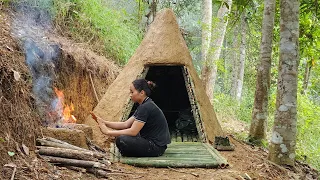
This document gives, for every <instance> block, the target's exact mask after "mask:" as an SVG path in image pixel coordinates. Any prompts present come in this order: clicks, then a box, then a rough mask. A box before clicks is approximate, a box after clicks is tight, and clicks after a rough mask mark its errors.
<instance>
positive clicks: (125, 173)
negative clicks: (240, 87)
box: [2, 120, 319, 180]
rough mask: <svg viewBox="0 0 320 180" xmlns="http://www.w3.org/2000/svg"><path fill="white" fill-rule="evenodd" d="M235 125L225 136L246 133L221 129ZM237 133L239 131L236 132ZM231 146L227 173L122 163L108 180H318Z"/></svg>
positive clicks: (25, 171) (22, 168) (47, 173)
mask: <svg viewBox="0 0 320 180" xmlns="http://www.w3.org/2000/svg"><path fill="white" fill-rule="evenodd" d="M230 124H231V126H233V125H234V124H237V125H239V126H240V127H241V128H237V129H235V131H233V132H231V130H229V132H228V133H239V131H244V132H245V131H247V129H248V127H247V125H246V124H245V123H241V122H239V121H237V120H229V121H228V123H227V122H222V127H223V128H225V127H226V126H228V127H230ZM239 129H240V130H239ZM229 138H230V140H231V142H232V143H233V144H234V145H235V151H225V152H220V153H221V154H222V155H223V156H224V157H225V158H226V159H227V160H228V162H229V164H230V166H229V167H228V168H226V169H206V168H170V167H168V168H139V167H133V166H129V165H125V164H121V163H115V164H112V165H111V166H110V173H109V175H110V177H109V179H124V180H131V179H143V180H149V179H159V180H169V179H170V180H171V179H176V180H178V179H179V180H183V179H185V180H191V179H214V180H216V179H217V180H219V179H221V180H222V179H223V180H228V179H239V180H240V179H249V178H248V177H250V178H251V179H272V180H274V179H279V180H280V179H281V180H282V179H318V178H319V175H318V174H317V172H316V171H315V170H314V169H312V168H311V167H309V166H308V165H307V164H304V163H303V162H296V166H295V167H294V168H286V167H283V166H278V165H275V164H273V163H272V162H270V161H268V160H267V151H266V150H265V149H262V148H259V147H253V146H251V145H248V144H246V143H244V142H242V141H240V140H237V139H236V138H235V137H234V136H233V135H229ZM13 163H15V164H16V165H18V168H17V172H16V177H17V179H65V180H75V179H77V180H82V179H88V180H91V179H92V180H96V179H102V178H96V177H95V176H94V175H92V174H87V173H84V172H78V171H75V170H69V169H67V168H65V167H57V166H54V165H51V164H49V163H47V162H45V161H43V160H41V159H39V158H37V157H36V156H35V155H31V156H30V157H21V156H19V157H18V158H17V159H16V160H15V161H13ZM11 174H12V168H8V167H5V168H4V170H3V171H2V175H3V177H7V178H9V177H10V176H11Z"/></svg>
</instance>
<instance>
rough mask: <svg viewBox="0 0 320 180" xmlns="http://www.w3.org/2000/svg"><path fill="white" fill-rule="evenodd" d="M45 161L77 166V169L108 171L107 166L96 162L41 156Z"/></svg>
mask: <svg viewBox="0 0 320 180" xmlns="http://www.w3.org/2000/svg"><path fill="white" fill-rule="evenodd" d="M40 157H41V158H43V159H44V160H46V161H48V162H50V163H53V164H60V165H64V166H76V167H84V168H100V169H107V167H108V166H107V165H105V164H102V163H100V162H95V161H86V160H78V159H67V158H61V157H53V156H43V155H41V156H40Z"/></svg>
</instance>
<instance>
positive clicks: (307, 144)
mask: <svg viewBox="0 0 320 180" xmlns="http://www.w3.org/2000/svg"><path fill="white" fill-rule="evenodd" d="M319 117H320V106H319V105H316V104H314V103H313V102H312V101H310V100H309V98H308V97H306V96H304V95H299V96H298V124H297V127H298V136H297V150H296V152H297V155H298V157H299V158H300V159H304V160H306V161H307V162H308V163H310V164H312V165H313V166H314V167H315V168H316V169H318V170H320V141H319V137H320V119H319Z"/></svg>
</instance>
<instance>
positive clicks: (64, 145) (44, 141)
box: [37, 138, 89, 151]
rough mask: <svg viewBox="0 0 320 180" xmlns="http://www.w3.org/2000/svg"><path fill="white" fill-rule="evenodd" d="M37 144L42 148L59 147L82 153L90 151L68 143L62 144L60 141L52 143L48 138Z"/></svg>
mask: <svg viewBox="0 0 320 180" xmlns="http://www.w3.org/2000/svg"><path fill="white" fill-rule="evenodd" d="M37 142H38V143H39V144H40V145H41V146H50V147H59V148H66V149H75V150H80V151H89V150H87V149H84V148H80V147H78V146H74V145H71V144H68V143H61V142H58V141H50V140H48V139H47V138H43V139H37Z"/></svg>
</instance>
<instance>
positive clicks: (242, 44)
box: [236, 11, 247, 103]
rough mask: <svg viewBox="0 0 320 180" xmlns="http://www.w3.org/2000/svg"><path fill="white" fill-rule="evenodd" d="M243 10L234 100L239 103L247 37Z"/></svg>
mask: <svg viewBox="0 0 320 180" xmlns="http://www.w3.org/2000/svg"><path fill="white" fill-rule="evenodd" d="M245 13H246V12H245V11H244V12H242V15H241V40H240V57H239V67H238V69H239V70H238V73H239V74H238V76H237V91H236V100H237V101H238V102H239V103H240V100H241V95H242V87H243V78H244V64H245V59H246V42H247V41H246V37H247V21H246V15H245Z"/></svg>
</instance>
